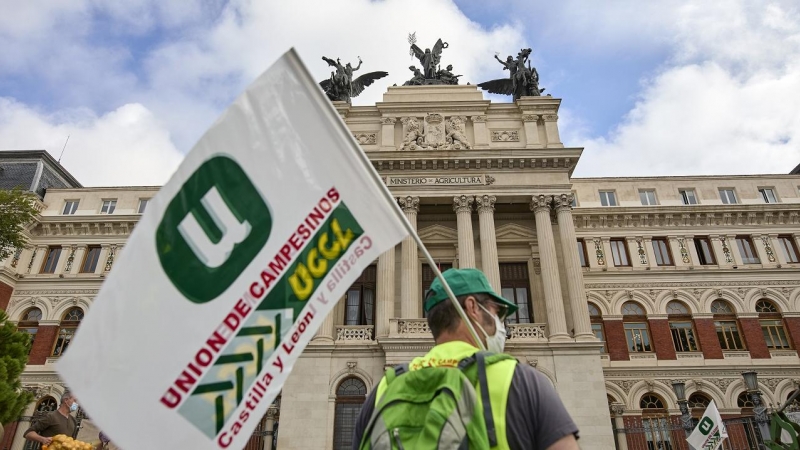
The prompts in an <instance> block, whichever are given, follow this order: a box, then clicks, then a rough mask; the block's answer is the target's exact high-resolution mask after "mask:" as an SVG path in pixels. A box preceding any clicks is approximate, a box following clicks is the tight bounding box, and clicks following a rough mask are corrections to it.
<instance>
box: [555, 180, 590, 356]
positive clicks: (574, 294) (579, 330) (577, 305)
mask: <svg viewBox="0 0 800 450" xmlns="http://www.w3.org/2000/svg"><path fill="white" fill-rule="evenodd" d="M572 199H573V194H561V195H560V196H558V197H556V211H557V213H556V214H557V216H558V232H559V234H560V236H561V249H562V254H563V257H564V268H565V269H566V272H567V274H566V276H567V293H568V295H569V305H570V309H571V310H572V326H573V328H574V329H575V339H576V340H581V341H593V340H595V337H594V333H592V325H591V323H589V310H588V308H587V306H586V291H585V289H584V286H583V272H582V271H581V262H580V260H579V259H578V249H577V245H578V238H577V236H575V223H574V222H573V221H572Z"/></svg>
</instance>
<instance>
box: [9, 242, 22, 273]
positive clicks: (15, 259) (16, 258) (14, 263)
mask: <svg viewBox="0 0 800 450" xmlns="http://www.w3.org/2000/svg"><path fill="white" fill-rule="evenodd" d="M21 254H22V248H21V247H20V248H18V249H17V250H16V251H15V252H14V257H13V258H11V267H15V268H16V267H17V263H18V262H19V257H20V255H21Z"/></svg>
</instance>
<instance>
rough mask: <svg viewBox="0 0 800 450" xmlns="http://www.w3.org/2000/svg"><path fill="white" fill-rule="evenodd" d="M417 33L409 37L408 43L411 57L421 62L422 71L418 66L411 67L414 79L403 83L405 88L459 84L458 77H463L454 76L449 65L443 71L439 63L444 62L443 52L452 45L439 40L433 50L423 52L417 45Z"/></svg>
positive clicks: (428, 49) (427, 49)
mask: <svg viewBox="0 0 800 450" xmlns="http://www.w3.org/2000/svg"><path fill="white" fill-rule="evenodd" d="M416 42H417V37H416V33H412V34H409V35H408V43H409V44H410V45H411V49H410V53H411V56H413V57H415V58H417V59H418V60H419V63H420V65H421V66H422V67H421V69H417V68H416V66H411V67H409V70H411V71H412V72H413V73H414V77H413V78H411V79H410V80H408V81H406V82H405V83H403V86H421V85H429V84H458V77H460V76H461V75H453V72H451V71H452V70H453V66H452V65H448V66H447V68H446V69H442V68H441V66H440V65H439V63H440V62H441V60H442V50H444V49H446V48H447V47H449V46H450V45H449V44H448V43H447V42H443V41H442V40H441V39H438V40H437V41H436V43H435V44H434V45H433V49H430V48H426V49H425V50H422V49H421V48H419V47H418V46H417V44H416Z"/></svg>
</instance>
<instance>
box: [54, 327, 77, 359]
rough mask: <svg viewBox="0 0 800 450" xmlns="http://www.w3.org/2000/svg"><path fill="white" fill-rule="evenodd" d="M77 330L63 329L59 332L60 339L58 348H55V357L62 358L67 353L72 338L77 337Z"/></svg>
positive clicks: (57, 341)
mask: <svg viewBox="0 0 800 450" xmlns="http://www.w3.org/2000/svg"><path fill="white" fill-rule="evenodd" d="M76 329H77V328H72V327H70V328H61V329H60V330H59V331H58V339H57V340H56V346H55V348H53V356H61V355H63V354H64V352H65V351H67V347H69V343H70V342H72V337H73V336H75V330H76Z"/></svg>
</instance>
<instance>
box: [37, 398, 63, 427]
mask: <svg viewBox="0 0 800 450" xmlns="http://www.w3.org/2000/svg"><path fill="white" fill-rule="evenodd" d="M56 409H58V402H57V401H56V399H54V398H53V397H51V396H49V395H46V396H44V397H42V398H41V399H39V401H38V402H37V403H36V409H34V411H33V419H32V421H37V420H39V419H41V418H42V417H43V416H45V415H46V414H47V413H49V412H51V411H55V410H56Z"/></svg>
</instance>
